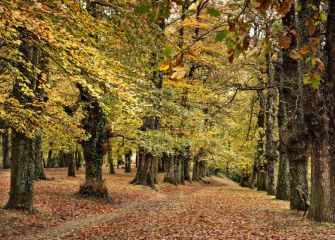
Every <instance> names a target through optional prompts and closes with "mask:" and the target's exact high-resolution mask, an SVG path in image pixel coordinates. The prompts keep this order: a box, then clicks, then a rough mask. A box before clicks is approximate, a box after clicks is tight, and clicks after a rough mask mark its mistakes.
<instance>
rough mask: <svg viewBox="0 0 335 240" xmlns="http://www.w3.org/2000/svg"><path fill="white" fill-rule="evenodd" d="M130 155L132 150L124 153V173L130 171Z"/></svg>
mask: <svg viewBox="0 0 335 240" xmlns="http://www.w3.org/2000/svg"><path fill="white" fill-rule="evenodd" d="M131 156H132V151H131V150H128V151H127V152H126V154H125V167H124V172H125V173H131Z"/></svg>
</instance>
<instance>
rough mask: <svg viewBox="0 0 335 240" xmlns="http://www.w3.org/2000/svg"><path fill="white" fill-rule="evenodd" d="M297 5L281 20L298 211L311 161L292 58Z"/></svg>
mask: <svg viewBox="0 0 335 240" xmlns="http://www.w3.org/2000/svg"><path fill="white" fill-rule="evenodd" d="M295 15H296V12H295V4H294V3H292V4H291V5H290V9H289V11H288V12H287V13H286V14H285V16H284V17H283V18H282V22H283V26H284V28H285V33H284V34H286V35H284V36H282V38H283V39H288V41H289V46H283V45H285V44H283V43H282V47H284V48H283V81H284V82H283V83H284V86H285V88H283V89H282V90H281V91H282V92H283V99H284V101H285V103H286V106H285V109H286V117H287V128H286V131H285V132H284V133H283V134H284V136H283V138H284V139H285V140H284V141H285V145H286V149H287V157H288V160H289V171H290V206H291V208H292V209H297V208H298V207H299V204H300V199H299V197H298V195H297V194H296V191H297V190H296V189H297V188H299V189H300V190H302V191H303V192H305V193H308V184H307V159H308V152H307V150H308V142H307V135H306V131H305V125H304V121H303V105H302V104H303V94H302V91H301V89H302V87H301V86H302V82H301V81H300V78H299V76H300V75H299V73H300V70H299V63H298V61H297V60H296V59H294V58H293V57H292V51H295V49H296V47H297V39H296V34H295V33H296V32H297V28H296V18H295Z"/></svg>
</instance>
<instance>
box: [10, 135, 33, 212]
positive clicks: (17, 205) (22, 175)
mask: <svg viewBox="0 0 335 240" xmlns="http://www.w3.org/2000/svg"><path fill="white" fill-rule="evenodd" d="M11 151H12V152H11V181H10V193H9V200H8V203H7V204H6V206H5V208H8V209H23V210H28V211H30V212H31V211H33V208H34V207H33V198H34V190H33V182H34V178H35V172H34V171H35V141H34V140H33V139H30V138H28V137H26V136H25V135H24V134H22V133H18V132H16V131H15V130H13V131H12V148H11Z"/></svg>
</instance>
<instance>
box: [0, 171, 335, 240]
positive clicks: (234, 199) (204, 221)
mask: <svg viewBox="0 0 335 240" xmlns="http://www.w3.org/2000/svg"><path fill="white" fill-rule="evenodd" d="M104 171H106V174H105V178H106V184H107V186H108V189H109V193H110V195H111V197H112V200H111V201H110V202H101V201H96V200H94V199H88V198H82V197H80V196H78V195H77V194H76V191H78V188H79V185H80V184H81V183H82V182H83V180H84V174H83V169H81V170H80V171H79V172H77V177H75V178H71V177H66V174H67V172H66V169H47V170H46V175H47V176H48V178H49V180H47V181H38V182H36V184H35V189H36V191H35V206H36V208H37V212H36V213H34V214H32V215H29V214H27V213H25V212H21V211H13V210H11V211H9V210H3V209H0V239H20V240H21V239H48V240H49V239H243V240H244V239H327V240H328V239H335V225H334V224H327V223H324V224H320V223H315V222H312V221H309V220H308V219H306V218H304V217H303V216H302V214H301V213H299V214H298V213H297V211H290V210H289V204H288V203H287V202H284V201H278V200H274V198H273V197H271V196H267V195H266V194H265V193H262V192H257V191H255V190H250V189H245V188H241V187H239V186H237V185H236V184H234V183H233V182H231V181H229V180H226V179H222V178H218V177H213V178H210V179H208V180H209V182H210V183H208V184H205V183H202V184H200V183H188V184H186V185H183V186H173V185H168V184H159V185H158V189H159V191H153V190H150V189H149V188H145V187H141V186H132V185H129V184H128V182H129V181H130V180H131V179H132V177H133V176H134V173H132V174H125V173H123V170H122V169H118V170H117V174H116V175H108V174H107V169H104ZM162 177H163V175H162V174H160V180H162ZM8 190H9V171H4V170H0V206H3V205H4V204H5V203H6V201H7V198H8Z"/></svg>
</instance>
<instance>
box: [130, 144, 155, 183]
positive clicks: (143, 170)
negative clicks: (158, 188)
mask: <svg viewBox="0 0 335 240" xmlns="http://www.w3.org/2000/svg"><path fill="white" fill-rule="evenodd" d="M138 160H139V162H138V167H137V172H136V176H135V178H134V179H133V180H132V181H131V182H130V183H131V184H135V185H144V186H149V187H152V188H155V183H156V182H157V172H156V166H157V164H156V160H157V158H156V157H155V156H154V155H152V154H151V153H150V152H148V151H147V150H145V149H143V148H142V147H140V149H139V159H138Z"/></svg>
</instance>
